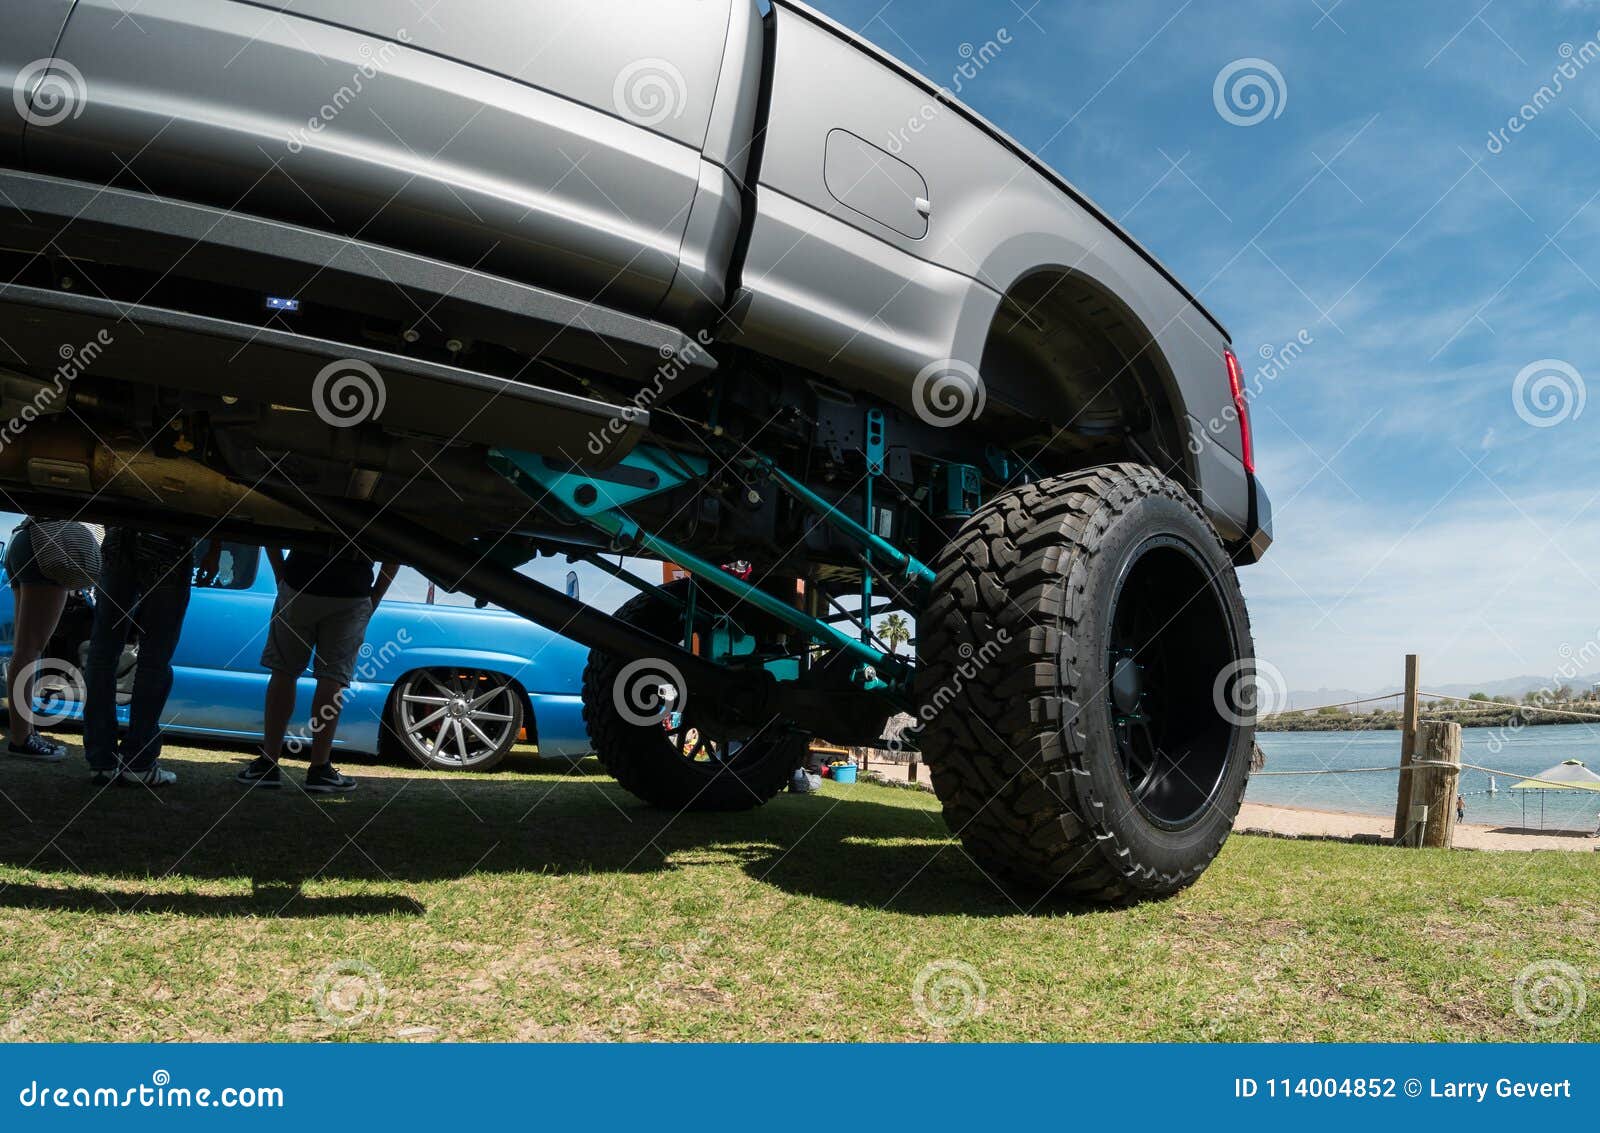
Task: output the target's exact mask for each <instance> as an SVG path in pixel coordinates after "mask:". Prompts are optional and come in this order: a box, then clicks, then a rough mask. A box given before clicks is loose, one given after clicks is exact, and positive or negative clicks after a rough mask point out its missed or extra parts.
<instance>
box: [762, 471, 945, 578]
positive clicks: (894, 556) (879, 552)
mask: <svg viewBox="0 0 1600 1133" xmlns="http://www.w3.org/2000/svg"><path fill="white" fill-rule="evenodd" d="M749 466H750V467H751V468H752V469H754V470H756V471H759V472H765V473H767V474H768V475H770V476H771V477H772V478H773V479H774V480H776V481H777V482H778V483H779V485H780V486H782V488H783V490H784V491H786V492H788V493H789V494H790V495H791V496H793V497H794V498H795V499H797V500H799V501H800V502H801V503H803V504H805V505H806V506H807V507H808V508H810V509H811V510H812V511H814V512H817V513H818V514H819V515H821V516H822V518H823V519H824V520H826V521H827V523H828V524H829V525H830V526H832V527H836V528H838V529H839V530H840V531H842V532H844V533H845V534H846V535H848V536H849V537H850V538H852V539H855V540H857V541H859V542H861V543H865V544H866V545H867V546H869V547H871V548H872V553H873V555H874V556H876V557H878V558H880V559H885V560H887V561H888V562H891V563H893V564H894V565H895V566H896V567H898V568H899V569H900V570H901V571H903V572H904V573H905V575H906V577H908V578H912V579H915V580H916V581H918V582H921V583H929V582H932V581H933V571H932V569H930V568H929V567H928V566H926V565H925V564H923V563H921V562H919V561H918V560H917V559H915V558H913V557H912V556H911V555H908V554H906V553H905V552H904V551H902V550H901V549H900V548H899V547H896V546H894V545H893V544H892V543H890V542H888V541H887V540H885V539H881V538H879V537H878V536H877V535H876V534H874V533H873V532H871V531H868V530H867V529H866V528H865V527H863V526H862V525H861V524H859V523H857V522H856V521H855V520H853V519H851V518H850V517H849V516H848V515H846V514H844V512H842V511H840V510H839V509H838V508H836V507H835V506H834V505H833V504H831V503H829V502H828V501H827V500H825V499H823V498H822V497H821V496H819V495H817V494H816V493H815V492H813V491H812V490H811V489H810V488H808V487H806V486H805V485H804V484H802V483H801V482H800V481H799V480H796V479H795V478H794V477H793V476H791V475H789V474H788V473H787V472H785V471H784V470H783V469H781V468H779V467H777V466H776V465H775V464H773V463H772V462H771V461H770V460H767V459H766V458H765V457H757V458H756V459H754V460H752V461H750V462H749Z"/></svg>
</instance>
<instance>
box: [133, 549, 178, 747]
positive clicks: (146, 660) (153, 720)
mask: <svg viewBox="0 0 1600 1133" xmlns="http://www.w3.org/2000/svg"><path fill="white" fill-rule="evenodd" d="M188 610H189V575H188V572H187V571H184V572H182V573H178V572H172V573H171V574H170V575H169V576H168V577H167V578H165V579H163V580H162V581H161V582H159V583H157V585H156V586H155V587H154V588H153V589H152V590H151V591H150V592H149V593H148V594H146V595H145V596H144V599H143V600H142V601H141V602H140V604H139V667H138V668H137V669H136V670H135V671H134V674H133V700H132V702H131V703H130V704H129V706H128V736H127V740H126V741H125V742H124V744H123V760H122V762H123V764H124V766H125V767H126V768H127V769H128V771H130V772H131V773H133V774H141V773H143V772H145V771H148V770H149V769H150V768H152V767H154V766H155V765H156V760H157V759H159V758H160V757H161V713H162V711H163V710H164V709H165V708H166V706H167V697H168V696H170V695H171V694H172V655H173V654H174V653H176V652H177V650H178V638H179V636H180V635H181V634H182V633H183V616H184V614H185V613H187V612H188Z"/></svg>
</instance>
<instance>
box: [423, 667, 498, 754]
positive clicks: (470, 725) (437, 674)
mask: <svg viewBox="0 0 1600 1133" xmlns="http://www.w3.org/2000/svg"><path fill="white" fill-rule="evenodd" d="M516 695H517V693H516V690H515V689H514V688H512V687H511V682H510V681H509V680H507V679H506V678H505V677H502V676H500V675H498V674H496V673H484V672H477V671H471V670H457V669H425V670H423V671H422V672H419V673H413V674H412V675H411V676H409V677H407V678H406V680H405V682H404V683H403V684H402V685H401V686H400V692H399V697H400V705H399V707H400V711H399V716H400V727H401V729H402V730H403V731H404V732H405V734H406V737H407V738H408V739H409V740H410V741H411V743H412V745H413V746H414V747H415V748H416V750H417V751H418V752H420V753H421V754H422V755H423V756H424V757H425V758H426V759H428V760H430V761H432V762H434V763H437V764H447V765H449V766H452V767H471V766H473V765H475V764H479V763H482V762H484V761H485V760H487V759H489V758H491V757H492V756H493V755H495V754H496V753H497V752H499V751H500V750H501V749H502V748H504V747H506V746H508V745H509V744H510V743H511V742H513V741H515V739H516V736H515V735H514V734H513V733H512V729H513V728H514V727H515V726H516Z"/></svg>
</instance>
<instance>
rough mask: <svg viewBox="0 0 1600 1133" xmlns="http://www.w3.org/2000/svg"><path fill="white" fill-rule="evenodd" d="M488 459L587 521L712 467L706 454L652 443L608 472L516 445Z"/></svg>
mask: <svg viewBox="0 0 1600 1133" xmlns="http://www.w3.org/2000/svg"><path fill="white" fill-rule="evenodd" d="M489 463H490V465H491V466H492V467H494V468H495V469H496V471H498V472H500V473H501V475H504V476H507V477H509V478H510V479H512V480H520V479H521V478H523V477H527V478H528V479H531V480H533V481H534V482H535V483H537V484H538V485H539V486H540V487H541V488H542V489H543V490H544V491H545V492H546V493H548V495H549V498H550V500H551V501H553V502H555V503H558V504H560V505H561V506H562V507H564V508H566V509H567V510H568V511H570V512H572V513H573V514H574V515H577V516H579V517H581V518H583V519H592V518H593V517H594V516H597V515H602V514H604V513H605V512H608V511H612V510H614V509H616V508H623V507H627V506H628V505H629V504H633V503H637V502H638V501H640V500H643V499H648V498H649V497H650V496H658V495H660V494H661V493H662V492H670V491H672V489H674V488H681V487H682V486H683V485H685V484H688V483H691V482H692V481H694V480H698V479H701V478H703V477H704V476H705V474H706V472H707V471H709V470H710V467H711V464H710V462H709V461H707V460H706V459H705V458H704V457H698V456H679V455H677V454H676V453H674V454H671V455H668V453H667V452H666V450H665V449H658V448H654V447H653V446H649V445H640V446H639V447H637V448H635V449H634V450H633V451H632V452H630V453H629V454H628V455H627V456H625V457H623V458H622V459H621V460H620V461H618V462H617V463H616V464H615V465H613V466H612V467H610V468H608V469H606V470H605V471H604V472H593V471H587V470H585V469H582V468H579V467H577V466H576V465H574V464H572V463H571V462H570V461H565V460H560V459H557V458H556V457H550V456H539V455H537V454H536V453H531V452H518V451H516V450H514V449H493V450H491V451H490V453H489Z"/></svg>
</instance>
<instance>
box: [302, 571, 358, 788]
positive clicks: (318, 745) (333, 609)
mask: <svg viewBox="0 0 1600 1133" xmlns="http://www.w3.org/2000/svg"><path fill="white" fill-rule="evenodd" d="M318 605H319V607H320V609H319V610H318V614H319V615H320V616H319V617H318V618H317V621H316V636H315V644H316V654H315V659H314V662H313V666H312V675H314V676H315V677H316V678H317V691H316V695H315V697H314V698H313V702H312V708H311V766H310V768H309V769H308V770H307V771H306V790H308V791H317V792H344V791H353V790H355V788H356V781H355V780H354V779H352V778H350V777H349V776H348V775H341V774H340V773H339V771H338V770H337V769H336V768H335V767H334V766H333V740H334V736H335V734H336V733H337V731H338V728H339V713H340V711H341V710H342V709H343V708H344V690H345V688H346V687H347V686H348V685H349V684H350V678H351V677H352V676H353V675H354V673H355V666H356V658H357V657H359V656H360V654H361V643H362V641H363V640H364V639H365V638H366V635H367V623H368V622H369V621H371V620H372V602H371V601H370V600H369V599H366V598H328V599H324V600H322V601H321V602H320V603H319V604H318Z"/></svg>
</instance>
